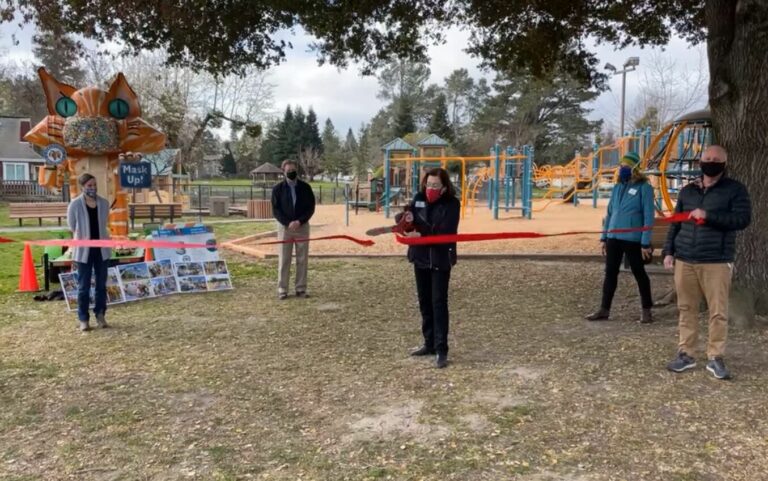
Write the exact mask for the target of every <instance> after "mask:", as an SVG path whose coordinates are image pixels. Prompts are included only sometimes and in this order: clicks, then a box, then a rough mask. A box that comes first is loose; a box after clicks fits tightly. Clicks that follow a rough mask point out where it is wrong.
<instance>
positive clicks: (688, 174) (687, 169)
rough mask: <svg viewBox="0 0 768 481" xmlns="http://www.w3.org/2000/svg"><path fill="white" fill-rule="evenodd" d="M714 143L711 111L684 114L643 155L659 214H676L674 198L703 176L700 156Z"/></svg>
mask: <svg viewBox="0 0 768 481" xmlns="http://www.w3.org/2000/svg"><path fill="white" fill-rule="evenodd" d="M713 143H714V134H713V130H712V117H711V115H710V112H709V110H697V111H695V112H690V113H688V114H686V115H683V116H682V117H680V118H678V119H677V120H675V121H674V122H672V123H671V124H669V125H667V126H666V127H665V128H664V129H662V130H661V132H659V133H658V134H656V136H655V137H654V138H653V140H652V141H651V143H650V145H649V147H648V149H646V151H645V152H644V155H643V156H642V167H643V169H644V172H645V173H646V175H648V177H649V178H650V180H651V183H652V184H653V185H654V190H655V192H656V210H657V211H658V212H659V213H660V214H664V213H667V212H672V211H674V209H675V205H674V202H673V197H676V195H677V193H679V192H680V189H681V188H683V187H684V186H685V185H686V184H688V183H689V182H691V181H692V180H694V179H695V178H697V177H699V176H700V175H701V170H699V165H698V164H699V161H700V160H701V154H702V153H703V152H704V149H705V148H706V147H707V146H709V145H712V144H713Z"/></svg>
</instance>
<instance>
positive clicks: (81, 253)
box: [67, 194, 112, 263]
mask: <svg viewBox="0 0 768 481" xmlns="http://www.w3.org/2000/svg"><path fill="white" fill-rule="evenodd" d="M96 210H97V212H98V215H99V239H109V231H108V230H107V223H108V221H109V202H108V201H107V199H105V198H104V197H96ZM67 225H69V230H71V231H72V235H73V237H74V238H75V239H84V240H89V239H90V238H91V223H90V221H89V220H88V207H86V205H85V195H84V194H81V195H78V196H77V197H75V198H74V199H72V202H70V203H69V207H67ZM88 249H89V247H75V248H74V250H73V252H72V260H74V261H75V262H83V263H86V262H88ZM110 257H112V249H110V248H109V247H102V248H101V258H102V259H104V260H108V259H109V258H110Z"/></svg>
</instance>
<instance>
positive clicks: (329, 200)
mask: <svg viewBox="0 0 768 481" xmlns="http://www.w3.org/2000/svg"><path fill="white" fill-rule="evenodd" d="M188 189H189V190H188V194H189V203H190V208H192V209H201V208H202V209H206V208H208V206H209V205H210V201H211V197H228V198H229V201H230V203H232V204H245V203H246V201H248V200H269V199H271V198H272V186H266V185H221V184H219V185H216V184H198V185H192V186H189V188H188ZM313 191H314V193H315V201H316V202H317V203H318V204H343V203H344V187H343V186H339V187H331V188H328V187H325V188H324V187H323V186H318V187H314V188H313Z"/></svg>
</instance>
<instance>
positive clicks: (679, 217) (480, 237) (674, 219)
mask: <svg viewBox="0 0 768 481" xmlns="http://www.w3.org/2000/svg"><path fill="white" fill-rule="evenodd" d="M690 214H691V213H690V212H679V213H675V214H673V215H671V216H669V217H663V218H661V219H659V220H660V221H662V222H665V223H669V224H673V223H679V222H695V223H696V224H703V223H704V221H703V220H701V219H692V218H691V217H690ZM651 229H653V226H649V227H626V228H618V229H608V230H594V231H570V232H558V233H555V234H542V233H539V232H492V233H474V234H445V235H431V236H425V237H406V236H402V235H399V234H396V235H395V239H396V240H397V242H399V243H400V244H404V245H408V246H421V245H432V244H452V243H454V242H480V241H489V240H504V239H537V238H541V237H561V236H573V235H588V234H627V233H631V232H644V231H649V230H651Z"/></svg>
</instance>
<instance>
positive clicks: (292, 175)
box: [285, 170, 299, 180]
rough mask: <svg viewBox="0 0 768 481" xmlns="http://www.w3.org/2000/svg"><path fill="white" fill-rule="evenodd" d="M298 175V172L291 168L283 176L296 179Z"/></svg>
mask: <svg viewBox="0 0 768 481" xmlns="http://www.w3.org/2000/svg"><path fill="white" fill-rule="evenodd" d="M298 175H299V174H297V173H296V171H295V170H292V171H290V172H288V173H287V174H285V176H286V177H288V179H289V180H296V176H298Z"/></svg>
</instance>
